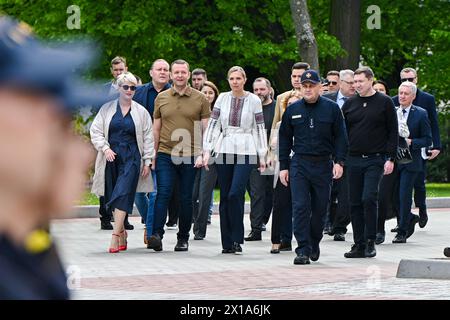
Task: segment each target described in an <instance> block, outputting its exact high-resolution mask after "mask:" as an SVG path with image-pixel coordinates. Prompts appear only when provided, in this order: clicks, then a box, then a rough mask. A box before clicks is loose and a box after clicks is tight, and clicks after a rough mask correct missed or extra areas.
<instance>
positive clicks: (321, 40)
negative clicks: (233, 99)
mask: <svg viewBox="0 0 450 320" xmlns="http://www.w3.org/2000/svg"><path fill="white" fill-rule="evenodd" d="M355 1H356V0H355ZM73 4H75V5H78V6H79V7H80V9H81V21H80V22H81V28H80V29H79V30H77V29H74V30H70V29H68V28H67V27H66V22H67V19H68V18H69V16H70V14H68V13H67V12H66V11H67V8H68V7H69V6H70V5H73ZM330 4H331V0H309V1H308V8H309V13H310V16H311V22H312V25H313V28H314V33H315V36H316V39H317V42H318V47H319V64H320V66H322V68H321V69H322V70H321V71H322V73H325V72H326V71H327V70H323V69H324V68H323V66H324V65H325V60H326V59H327V58H328V57H336V56H338V55H345V51H344V50H343V49H342V48H341V46H340V44H339V41H338V40H337V39H336V38H335V37H334V36H331V35H330V34H329V33H328V30H329V22H330V8H331V6H330ZM370 5H377V6H379V8H380V10H381V28H380V29H368V28H367V26H366V21H367V19H368V18H369V13H367V12H366V10H367V8H368V7H369V6H370ZM361 10H362V12H361V15H362V16H361V22H362V23H361V26H356V25H355V28H358V27H361V56H362V59H363V63H364V64H365V65H369V66H371V67H372V68H373V69H374V71H375V74H376V77H377V78H379V79H384V80H387V82H388V84H389V87H390V88H391V89H393V90H392V93H395V92H396V87H397V86H398V84H399V72H400V70H401V69H402V68H403V67H405V66H411V67H415V68H417V69H418V72H419V87H421V88H423V89H425V90H426V91H428V92H431V93H432V94H434V95H435V96H436V99H437V101H438V102H440V104H441V109H440V111H441V113H440V123H441V135H442V141H443V143H444V147H445V149H444V152H443V154H442V155H440V156H439V157H438V159H437V160H436V161H431V162H430V177H431V178H432V179H433V180H435V181H443V180H446V179H447V180H448V179H449V178H450V165H448V164H449V163H450V155H449V153H448V152H447V151H446V150H447V149H448V146H449V134H450V127H449V125H450V121H449V115H448V114H449V112H448V103H447V101H449V100H450V86H448V84H447V83H448V78H449V77H448V75H449V74H450V63H449V61H450V30H449V28H450V24H449V18H448V16H449V13H450V1H449V0H405V1H391V0H362V5H361ZM0 11H3V12H5V13H7V14H10V15H12V16H15V17H17V18H19V19H21V20H23V21H25V22H27V23H28V24H30V25H31V26H32V27H33V28H34V30H35V32H36V33H37V34H38V35H40V36H42V37H44V38H46V39H67V38H72V37H73V36H81V35H88V36H90V37H91V38H93V39H95V40H96V43H98V44H99V47H100V48H101V49H102V55H101V57H100V60H99V63H98V66H97V68H96V69H95V70H94V72H93V73H92V74H91V75H90V76H91V77H94V78H103V79H107V78H109V77H110V76H111V75H110V73H109V61H110V60H111V59H112V58H113V57H114V56H116V55H122V56H125V57H126V58H127V59H128V62H129V70H130V71H132V72H133V73H136V74H137V75H138V76H140V77H141V78H143V81H144V82H147V81H148V80H149V76H148V69H149V67H150V65H151V62H152V61H153V60H155V59H157V58H160V57H163V58H165V59H166V60H168V61H169V62H170V61H173V60H174V59H177V58H183V59H185V60H187V61H188V62H190V64H191V68H195V67H202V68H205V69H206V70H207V71H208V76H209V78H210V79H211V80H212V81H214V82H216V83H217V84H218V85H219V88H220V89H221V90H228V85H227V83H226V80H225V77H226V72H227V70H228V68H229V67H231V66H233V65H241V66H243V67H244V68H245V69H246V71H247V76H248V78H249V81H248V83H247V88H248V89H250V86H251V81H252V79H254V78H255V77H257V76H261V75H263V76H266V77H268V78H269V79H271V80H272V82H273V83H274V86H275V89H276V92H277V93H279V92H282V91H284V90H287V89H289V87H290V77H289V74H290V67H291V65H292V63H293V62H295V61H299V60H301V57H300V55H299V53H298V52H297V46H296V41H295V33H294V27H293V23H292V18H291V13H290V8H289V1H287V0H245V1H241V0H189V1H188V0H152V1H130V0H101V1H92V0H89V1H88V0H77V1H76V3H74V1H73V0H62V1H44V0H34V1H33V0H0ZM82 125H84V123H82ZM446 167H447V169H446V170H443V169H444V168H446Z"/></svg>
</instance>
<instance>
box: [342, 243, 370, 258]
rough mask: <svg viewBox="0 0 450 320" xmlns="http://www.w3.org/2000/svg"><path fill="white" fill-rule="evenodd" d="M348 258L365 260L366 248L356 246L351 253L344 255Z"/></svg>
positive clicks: (353, 246)
mask: <svg viewBox="0 0 450 320" xmlns="http://www.w3.org/2000/svg"><path fill="white" fill-rule="evenodd" d="M344 257H346V258H365V257H366V248H365V246H363V245H358V244H354V245H352V248H351V249H350V251H349V252H346V253H344Z"/></svg>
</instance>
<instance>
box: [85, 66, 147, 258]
mask: <svg viewBox="0 0 450 320" xmlns="http://www.w3.org/2000/svg"><path fill="white" fill-rule="evenodd" d="M117 84H118V86H119V88H118V91H119V94H120V96H119V98H118V99H115V100H112V101H110V102H107V103H105V104H104V105H103V106H102V107H101V109H100V111H99V112H98V114H97V116H96V117H95V119H94V122H93V123H92V126H91V130H90V133H91V141H92V144H93V145H94V147H95V148H96V149H97V150H98V154H97V160H96V163H95V174H94V182H93V185H92V193H95V194H96V195H98V196H102V195H104V196H105V203H106V207H107V209H109V208H111V210H112V211H113V215H114V221H115V223H114V231H113V236H112V239H111V245H110V248H109V252H110V253H117V252H119V251H123V250H126V249H127V234H126V231H125V229H124V220H125V216H126V214H131V212H132V210H133V203H134V196H135V194H136V189H137V190H138V191H139V192H150V191H152V186H153V184H152V180H151V176H150V175H149V173H150V165H151V162H152V158H153V156H154V155H153V153H154V145H153V134H152V120H151V118H150V114H149V113H148V112H147V110H146V109H145V108H144V107H143V106H141V105H140V104H139V103H137V102H135V101H132V98H133V96H134V93H135V90H136V85H137V80H136V78H135V77H134V75H133V74H132V73H130V72H126V73H123V74H121V75H120V76H119V77H118V79H117Z"/></svg>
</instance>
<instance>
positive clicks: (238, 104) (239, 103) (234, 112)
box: [228, 97, 264, 127]
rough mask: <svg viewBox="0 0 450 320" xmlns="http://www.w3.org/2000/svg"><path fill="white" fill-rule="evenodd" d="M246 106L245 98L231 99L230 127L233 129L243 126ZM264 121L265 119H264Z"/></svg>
mask: <svg viewBox="0 0 450 320" xmlns="http://www.w3.org/2000/svg"><path fill="white" fill-rule="evenodd" d="M243 106H244V98H236V97H233V98H231V107H230V116H229V121H228V125H229V126H232V127H240V126H241V117H242V107H243ZM263 121H264V119H263Z"/></svg>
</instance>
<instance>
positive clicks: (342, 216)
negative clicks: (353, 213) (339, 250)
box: [330, 167, 351, 234]
mask: <svg viewBox="0 0 450 320" xmlns="http://www.w3.org/2000/svg"><path fill="white" fill-rule="evenodd" d="M333 189H335V190H334V192H333ZM333 196H334V199H333ZM333 202H334V204H333ZM349 202H350V200H349V194H348V174H347V169H346V167H344V172H343V175H342V177H341V178H340V179H338V180H333V187H332V191H331V201H330V219H331V222H332V224H333V225H332V226H333V232H334V233H344V234H345V233H347V226H348V225H349V224H350V222H351V217H350V204H349Z"/></svg>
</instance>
